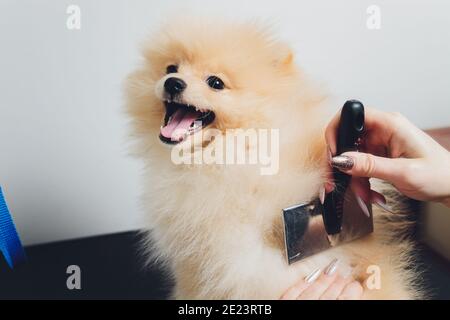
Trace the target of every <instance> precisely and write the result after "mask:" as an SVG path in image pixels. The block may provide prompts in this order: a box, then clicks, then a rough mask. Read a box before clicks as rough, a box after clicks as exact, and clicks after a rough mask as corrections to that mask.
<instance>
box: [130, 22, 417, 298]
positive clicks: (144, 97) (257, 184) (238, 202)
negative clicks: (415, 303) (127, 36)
mask: <svg viewBox="0 0 450 320" xmlns="http://www.w3.org/2000/svg"><path fill="white" fill-rule="evenodd" d="M143 55H144V60H143V63H142V64H141V66H140V67H139V68H138V69H137V70H136V71H135V72H133V73H132V74H131V75H130V76H129V78H128V79H127V90H126V93H127V111H128V113H129V115H130V116H131V120H132V129H133V130H132V134H133V137H134V141H135V146H134V148H133V150H134V152H135V154H136V155H138V156H139V157H140V158H142V159H143V160H144V162H145V164H146V166H145V170H144V184H145V185H144V187H145V190H144V194H143V203H144V206H145V211H146V221H147V223H148V228H149V230H150V232H149V241H148V243H147V245H148V246H151V247H152V252H154V253H155V255H156V257H157V258H160V259H161V260H162V261H164V262H165V263H166V264H167V267H168V269H169V270H170V272H171V274H172V275H173V277H174V279H175V283H176V284H175V289H174V292H173V297H174V298H185V299H200V298H203V299H216V298H225V299H241V298H245V299H262V298H264V299H277V298H279V297H280V296H281V294H282V293H283V292H284V291H285V290H286V289H287V288H288V287H289V286H291V285H292V284H294V283H295V282H296V281H298V279H299V278H300V277H304V276H306V275H307V274H309V273H310V272H312V271H313V270H314V269H316V268H317V267H324V266H326V264H327V263H329V262H330V261H331V260H332V259H333V258H339V259H340V260H341V261H342V262H343V263H347V264H350V265H351V266H353V267H354V269H353V275H354V276H355V278H357V279H359V280H360V281H362V282H363V281H364V280H365V279H366V278H367V276H368V274H367V273H366V268H367V266H369V265H372V264H375V265H378V266H379V267H380V269H381V280H382V283H381V289H379V290H369V289H366V290H365V293H364V298H366V299H410V298H419V297H421V296H422V295H421V293H420V290H418V288H417V286H416V285H415V282H416V281H415V279H417V274H416V273H415V271H414V269H413V268H412V265H411V259H410V258H411V254H410V253H411V250H412V248H413V246H412V244H411V242H410V241H409V240H407V238H406V237H404V236H403V235H404V234H405V233H406V232H407V230H408V228H409V223H408V222H407V220H406V219H404V218H403V217H404V216H403V215H396V216H393V215H391V214H388V213H386V212H382V211H378V210H374V220H375V232H374V233H373V234H371V235H369V236H367V237H365V238H364V239H361V240H358V241H354V242H352V243H349V244H346V245H344V246H340V247H337V248H333V249H331V250H328V251H326V252H323V253H320V254H317V255H315V256H313V257H310V258H308V259H306V260H303V261H301V262H298V263H296V264H293V265H291V266H288V264H287V263H286V257H285V251H284V247H283V240H282V234H283V233H282V223H281V209H282V208H285V207H288V206H290V205H293V204H296V203H299V202H305V201H309V200H311V199H313V198H315V197H317V195H318V191H319V187H320V186H321V185H322V184H323V183H324V179H325V178H324V176H325V175H324V172H325V170H327V169H326V165H325V161H324V157H325V154H326V153H325V150H326V148H325V142H324V136H323V129H324V125H325V124H326V120H327V119H328V115H329V113H328V110H327V108H326V107H325V105H326V101H327V99H326V96H325V95H323V94H322V93H321V92H319V90H317V89H315V88H314V87H313V86H312V85H311V84H310V81H309V80H308V78H307V77H306V76H305V74H304V73H303V72H302V71H301V70H300V69H299V68H298V67H297V66H296V64H295V62H294V59H293V54H292V52H291V51H290V49H289V48H288V46H287V45H286V44H284V43H282V42H280V41H278V40H277V39H276V38H274V37H273V36H272V35H271V34H270V31H269V29H267V28H263V27H261V26H260V25H258V24H256V23H226V22H220V21H204V20H200V19H198V20H191V21H188V20H179V21H178V23H176V24H174V22H173V20H172V21H171V23H170V24H168V25H166V26H164V27H163V28H162V29H161V31H160V32H159V33H158V34H156V36H154V37H153V38H151V39H149V40H148V41H147V43H146V45H145V46H144V48H143ZM170 64H176V65H178V66H179V70H178V75H177V76H179V77H181V78H182V79H183V80H184V81H185V82H186V83H187V84H188V86H187V89H186V92H185V93H184V95H183V99H184V101H185V102H186V103H190V104H193V105H196V106H199V107H207V108H209V109H211V110H213V111H214V113H215V114H216V119H215V121H214V122H213V124H212V127H214V128H217V129H219V130H222V131H224V130H226V129H228V128H277V129H279V130H280V167H279V172H278V173H277V174H276V175H268V176H262V175H260V172H259V171H258V170H257V169H256V168H255V167H254V166H249V165H235V166H227V165H175V164H173V163H172V161H171V159H170V148H168V147H167V146H164V145H162V143H161V142H160V141H159V139H158V135H159V128H160V125H161V121H162V119H163V117H164V104H163V102H162V96H161V83H163V81H164V80H165V79H166V78H167V77H168V75H166V72H165V71H166V67H167V66H168V65H170ZM209 75H220V77H221V78H222V79H223V80H224V82H225V84H226V87H227V88H226V89H225V90H223V91H220V92H218V91H214V90H211V89H210V88H209V87H208V86H207V85H206V84H205V79H206V77H208V76H209ZM213 143H214V141H213V142H212V144H213ZM153 258H155V257H153Z"/></svg>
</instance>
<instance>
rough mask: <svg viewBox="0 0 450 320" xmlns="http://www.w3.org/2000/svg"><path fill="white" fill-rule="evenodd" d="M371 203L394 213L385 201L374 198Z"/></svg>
mask: <svg viewBox="0 0 450 320" xmlns="http://www.w3.org/2000/svg"><path fill="white" fill-rule="evenodd" d="M373 204H374V205H376V206H377V207H379V208H381V209H383V210H384V211H387V212H389V213H392V214H395V212H394V211H393V210H392V209H391V207H389V206H388V205H387V204H386V203H384V202H383V201H381V200H380V199H375V200H374V201H373Z"/></svg>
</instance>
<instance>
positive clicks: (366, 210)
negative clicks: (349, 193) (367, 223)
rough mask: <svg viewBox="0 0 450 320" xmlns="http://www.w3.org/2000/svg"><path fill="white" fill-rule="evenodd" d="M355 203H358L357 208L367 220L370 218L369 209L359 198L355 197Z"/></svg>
mask: <svg viewBox="0 0 450 320" xmlns="http://www.w3.org/2000/svg"><path fill="white" fill-rule="evenodd" d="M356 202H358V205H359V207H360V208H361V210H362V211H363V212H364V214H365V215H366V216H367V218H370V212H369V209H368V208H367V205H366V204H365V203H364V201H363V200H362V199H361V198H360V197H359V196H356Z"/></svg>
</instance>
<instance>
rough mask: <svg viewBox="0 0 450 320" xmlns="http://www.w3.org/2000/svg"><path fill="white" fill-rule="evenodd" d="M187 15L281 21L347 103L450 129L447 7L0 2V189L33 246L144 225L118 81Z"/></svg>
mask: <svg viewBox="0 0 450 320" xmlns="http://www.w3.org/2000/svg"><path fill="white" fill-rule="evenodd" d="M69 4H76V5H79V6H80V8H81V19H82V20H81V23H82V25H81V30H79V31H69V30H67V28H66V18H67V14H66V8H67V6H68V5H69ZM371 4H376V5H378V6H379V7H380V8H381V14H382V15H381V18H382V20H381V29H380V30H368V29H367V27H366V19H367V14H366V9H367V7H368V6H369V5H371ZM186 10H187V11H189V12H193V13H207V14H216V15H219V16H230V17H239V18H240V17H243V18H247V17H248V18H255V17H260V18H264V19H267V20H268V21H270V22H275V24H276V29H277V30H278V31H279V33H280V35H281V37H282V38H284V39H286V40H287V41H288V42H289V43H291V44H292V46H293V47H294V49H295V51H296V52H297V61H298V62H299V64H300V65H302V66H303V67H304V68H305V69H306V70H307V71H308V73H310V74H311V75H312V76H314V78H315V79H317V80H319V81H320V82H321V83H323V84H324V86H325V88H327V89H328V90H329V91H330V92H331V93H332V94H334V95H335V96H336V98H337V99H338V101H342V102H343V101H345V100H346V99H347V98H351V97H355V98H359V99H361V100H363V101H364V102H365V103H366V104H369V105H373V106H377V107H379V108H381V109H385V110H397V111H400V112H402V113H404V114H405V115H406V116H408V117H409V118H410V119H411V120H412V121H414V122H415V123H417V124H418V125H419V126H421V127H423V128H428V127H439V126H448V125H450V92H449V88H450V19H449V18H448V17H449V15H450V2H448V1H436V0H435V1H430V0H428V1H425V0H423V1H411V0H402V1H399V0H397V1H363V0H352V1H331V0H330V1H298V0H296V1H282V0H277V1H265V0H264V1H261V0H258V1H256V0H254V1H243V0H238V1H235V0H227V1H194V0H190V1H173V0H172V1H167V0H164V1H163V0H158V1H156V0H153V1H149V0H139V1H138V0H109V1H108V0H71V1H65V0H64V1H63V0H39V1H38V0H0V185H1V186H2V187H3V189H4V192H5V194H6V196H7V200H8V203H9V207H10V209H11V211H12V213H13V215H14V218H15V221H16V224H17V227H18V229H19V232H20V233H21V236H22V239H23V240H24V242H25V243H26V244H32V243H41V242H47V241H54V240H60V239H67V238H74V237H81V236H88V235H94V234H101V233H110V232H117V231H122V230H130V229H135V228H139V227H140V226H141V224H140V219H139V217H140V209H139V206H138V200H137V195H138V194H139V168H140V165H139V163H138V162H137V161H135V160H133V159H130V158H128V157H127V155H126V150H127V148H126V119H125V117H124V116H123V114H122V105H123V98H122V91H121V85H122V81H123V79H124V77H125V75H126V74H127V73H128V72H129V71H130V70H131V69H132V68H133V66H134V65H135V64H136V63H137V61H138V51H137V45H138V43H139V42H140V41H141V40H142V39H143V38H144V37H145V35H147V34H148V33H149V32H150V31H151V30H152V29H154V28H155V27H157V26H158V25H159V23H160V22H161V21H163V20H168V19H171V17H173V16H175V15H178V14H180V13H183V12H186ZM338 107H340V106H338V105H337V106H336V108H338Z"/></svg>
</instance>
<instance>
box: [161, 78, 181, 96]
mask: <svg viewBox="0 0 450 320" xmlns="http://www.w3.org/2000/svg"><path fill="white" fill-rule="evenodd" d="M164 89H165V90H166V92H167V93H168V94H170V95H171V96H176V95H177V94H180V93H181V92H183V90H184V89H186V82H184V81H183V80H181V79H180V78H173V77H172V78H169V79H167V80H166V82H164Z"/></svg>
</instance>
